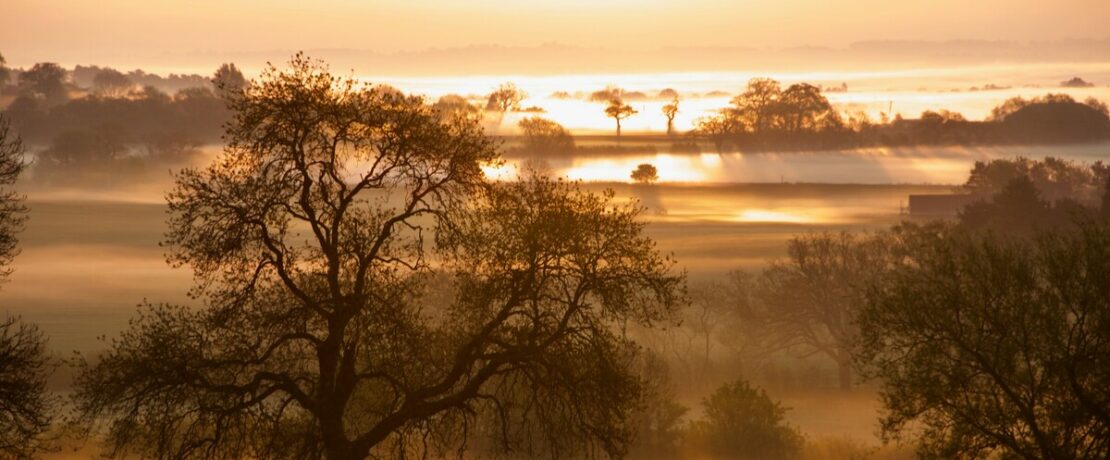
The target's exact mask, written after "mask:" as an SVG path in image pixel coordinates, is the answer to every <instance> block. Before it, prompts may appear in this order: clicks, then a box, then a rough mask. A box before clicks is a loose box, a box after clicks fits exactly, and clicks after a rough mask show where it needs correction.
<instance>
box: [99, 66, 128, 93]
mask: <svg viewBox="0 0 1110 460" xmlns="http://www.w3.org/2000/svg"><path fill="white" fill-rule="evenodd" d="M133 86H135V84H134V83H133V82H132V81H131V79H130V78H127V75H124V74H123V72H120V71H118V70H115V69H104V70H101V71H100V72H98V73H97V74H96V76H95V77H93V88H94V89H95V90H96V92H97V94H100V95H102V96H106V97H121V96H125V95H127V93H128V92H129V91H130V90H131V88H132V87H133Z"/></svg>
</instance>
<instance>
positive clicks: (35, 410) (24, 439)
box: [0, 117, 54, 458]
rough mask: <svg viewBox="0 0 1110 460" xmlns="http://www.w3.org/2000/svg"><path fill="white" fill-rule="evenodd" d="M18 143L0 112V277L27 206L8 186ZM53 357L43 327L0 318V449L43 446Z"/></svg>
mask: <svg viewBox="0 0 1110 460" xmlns="http://www.w3.org/2000/svg"><path fill="white" fill-rule="evenodd" d="M23 153H24V152H23V145H22V143H21V142H20V139H19V138H17V137H15V136H14V135H13V134H12V132H11V130H10V125H9V124H8V122H7V120H6V119H4V118H3V117H0V187H2V189H0V277H3V278H6V277H7V276H8V275H9V274H10V273H11V270H10V269H9V268H8V267H9V266H10V264H11V262H12V259H13V258H14V257H15V256H16V254H17V253H18V250H17V248H16V243H17V240H16V234H17V233H18V232H19V231H20V230H22V229H23V224H24V221H25V220H26V215H27V208H26V206H25V205H24V204H23V197H22V196H20V195H18V194H17V193H16V192H15V191H14V190H12V188H11V187H12V186H13V185H14V184H15V181H16V180H17V179H18V178H19V175H20V173H22V171H23V168H24V167H25V164H24V160H23ZM52 371H53V363H52V362H51V360H50V358H49V357H48V356H47V354H46V339H45V338H44V337H43V334H42V332H41V331H40V330H39V329H38V328H37V327H35V326H34V325H30V324H27V323H24V322H21V321H19V320H18V319H17V318H13V317H10V316H8V317H6V318H4V320H3V321H0V454H2V455H4V456H9V457H13V458H31V457H33V456H34V455H35V454H36V453H38V452H40V451H42V450H45V449H47V448H48V447H50V446H49V442H48V440H46V439H44V437H43V434H44V433H45V432H46V431H47V429H48V428H49V427H50V423H51V420H52V419H53V410H52V404H53V402H54V401H52V400H51V398H50V397H49V396H48V395H47V393H46V378H47V376H48V375H49V374H50V372H52Z"/></svg>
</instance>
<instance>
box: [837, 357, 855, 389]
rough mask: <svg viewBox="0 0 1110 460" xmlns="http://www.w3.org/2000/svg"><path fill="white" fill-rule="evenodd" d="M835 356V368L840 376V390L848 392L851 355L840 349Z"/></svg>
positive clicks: (850, 377) (850, 383)
mask: <svg viewBox="0 0 1110 460" xmlns="http://www.w3.org/2000/svg"><path fill="white" fill-rule="evenodd" d="M837 354H838V356H837V358H836V366H837V371H838V372H839V374H840V389H841V390H842V391H849V390H851V389H852V354H851V353H849V352H848V350H845V349H840V350H839V351H838V352H837Z"/></svg>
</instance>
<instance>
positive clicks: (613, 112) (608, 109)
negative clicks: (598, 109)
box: [605, 98, 638, 137]
mask: <svg viewBox="0 0 1110 460" xmlns="http://www.w3.org/2000/svg"><path fill="white" fill-rule="evenodd" d="M637 113H638V112H637V111H636V109H633V108H632V106H631V105H628V104H625V103H624V101H622V100H621V99H619V98H618V99H611V100H609V105H607V106H605V115H606V116H608V117H609V118H612V119H614V120H616V121H617V136H618V137H620V135H621V120H624V119H625V118H628V117H631V116H633V115H635V114H637Z"/></svg>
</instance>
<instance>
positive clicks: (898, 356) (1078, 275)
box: [860, 223, 1110, 458]
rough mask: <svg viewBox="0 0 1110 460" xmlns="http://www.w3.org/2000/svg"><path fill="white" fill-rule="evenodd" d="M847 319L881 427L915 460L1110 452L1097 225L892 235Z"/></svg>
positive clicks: (1102, 250) (1107, 352) (1108, 255)
mask: <svg viewBox="0 0 1110 460" xmlns="http://www.w3.org/2000/svg"><path fill="white" fill-rule="evenodd" d="M894 237H895V239H896V246H897V247H898V248H899V249H898V251H899V253H900V254H901V257H899V263H898V264H897V265H896V266H895V267H894V268H893V269H892V270H890V271H889V272H888V273H887V274H886V275H884V276H882V277H880V278H878V279H876V280H875V281H874V283H873V287H872V288H871V289H870V291H869V294H868V302H867V306H866V308H865V309H864V310H863V312H862V313H861V315H860V327H861V331H862V335H861V340H860V345H861V346H860V350H861V354H860V358H861V363H862V364H864V369H865V371H866V372H867V374H868V375H869V376H871V377H874V378H877V379H879V380H880V381H881V382H882V401H883V406H884V410H883V416H882V433H883V435H884V437H885V438H887V439H891V438H895V437H898V436H900V435H903V434H906V433H914V434H915V435H916V438H917V440H918V442H919V453H920V454H921V455H922V456H925V457H928V458H988V457H992V456H994V455H998V454H1001V456H1002V457H1003V458H1010V457H1014V458H1018V457H1020V458H1106V457H1107V456H1108V455H1110V418H1108V417H1107V414H1110V392H1108V390H1107V389H1108V388H1110V386H1107V385H1106V382H1108V381H1110V373H1108V370H1110V363H1107V362H1106V360H1107V357H1110V348H1108V345H1110V314H1108V312H1110V305H1108V302H1110V283H1107V282H1106V280H1107V279H1108V277H1110V229H1107V228H1106V227H1105V226H1102V225H1096V224H1090V223H1088V224H1082V225H1080V226H1079V228H1078V229H1077V230H1060V229H1057V230H1051V231H1048V232H1047V233H1042V234H1040V235H1039V236H1038V237H1036V238H1034V239H1026V238H998V237H996V236H993V235H992V234H989V233H987V234H984V233H978V232H974V231H971V230H966V229H962V228H959V227H953V226H945V225H940V224H934V225H930V226H924V227H920V226H912V225H907V226H903V227H901V228H899V229H897V230H896V231H895V232H894Z"/></svg>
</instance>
